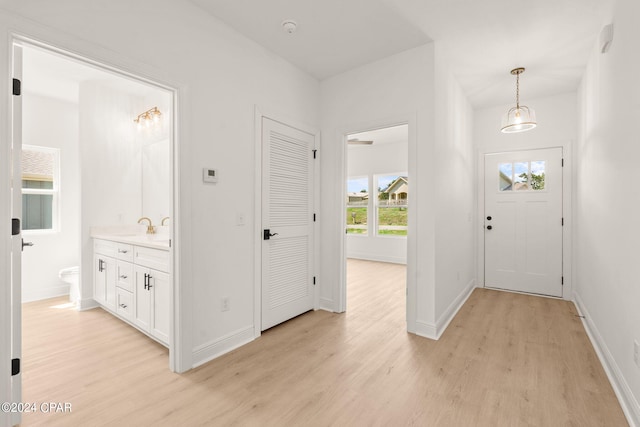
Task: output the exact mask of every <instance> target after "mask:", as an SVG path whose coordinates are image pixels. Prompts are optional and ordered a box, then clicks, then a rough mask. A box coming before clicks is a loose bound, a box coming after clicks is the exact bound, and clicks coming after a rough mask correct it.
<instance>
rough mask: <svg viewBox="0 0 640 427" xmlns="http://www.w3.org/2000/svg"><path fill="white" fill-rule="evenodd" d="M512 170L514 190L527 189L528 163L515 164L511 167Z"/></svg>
mask: <svg viewBox="0 0 640 427" xmlns="http://www.w3.org/2000/svg"><path fill="white" fill-rule="evenodd" d="M513 169H514V174H513V175H514V179H513V181H514V185H513V188H514V190H516V191H518V190H528V189H529V162H517V163H514V165H513Z"/></svg>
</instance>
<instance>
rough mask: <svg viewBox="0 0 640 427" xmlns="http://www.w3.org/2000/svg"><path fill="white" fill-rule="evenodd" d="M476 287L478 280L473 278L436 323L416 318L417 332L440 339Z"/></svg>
mask: <svg viewBox="0 0 640 427" xmlns="http://www.w3.org/2000/svg"><path fill="white" fill-rule="evenodd" d="M475 288H476V280H475V279H472V280H471V281H469V283H468V284H467V286H465V288H464V289H463V290H462V292H460V295H458V296H457V298H456V299H455V300H453V302H452V303H451V304H450V305H449V307H447V309H446V310H445V312H444V313H442V316H440V318H439V319H438V320H437V321H436V323H435V325H434V324H433V323H429V322H425V321H423V320H416V331H415V334H416V335H419V336H421V337H424V338H429V339H432V340H439V339H440V337H441V336H442V334H443V333H444V331H445V330H446V329H447V327H448V326H449V323H451V321H452V320H453V318H454V317H456V314H458V311H460V309H461V308H462V306H463V305H464V303H465V302H467V299H469V296H470V295H471V292H473V290H474V289H475Z"/></svg>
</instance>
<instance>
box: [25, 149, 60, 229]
mask: <svg viewBox="0 0 640 427" xmlns="http://www.w3.org/2000/svg"><path fill="white" fill-rule="evenodd" d="M59 171H60V150H59V149H57V148H48V147H37V146H32V145H23V146H22V229H23V230H26V231H35V230H43V231H56V230H57V229H58V204H59V192H60V179H59V176H60V175H59Z"/></svg>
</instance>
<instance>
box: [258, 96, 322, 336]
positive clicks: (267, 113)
mask: <svg viewBox="0 0 640 427" xmlns="http://www.w3.org/2000/svg"><path fill="white" fill-rule="evenodd" d="M263 118H267V119H271V120H274V121H276V122H279V123H282V124H284V125H286V126H290V127H293V128H296V129H298V130H301V131H303V132H306V133H309V134H311V135H313V140H314V143H313V146H314V148H315V149H316V150H318V147H319V145H320V131H319V130H318V129H316V128H314V127H312V126H310V125H307V124H306V123H302V122H300V121H298V120H296V119H292V118H290V117H288V116H287V115H285V114H282V113H280V112H275V111H271V110H269V109H265V108H264V107H260V106H258V105H256V106H255V122H254V123H255V127H254V143H255V156H254V158H253V171H254V183H255V186H254V188H255V190H254V193H255V196H254V213H253V218H254V220H253V236H254V239H255V240H254V245H253V247H254V251H253V265H254V269H253V273H254V278H253V281H254V292H253V335H254V338H258V337H259V336H260V335H261V334H262V229H263V228H262V119H263ZM320 158H321V153H320V151H319V150H318V151H317V156H316V160H315V161H316V164H315V168H314V173H313V193H314V195H313V210H314V212H315V213H316V214H318V213H319V212H318V207H319V206H320ZM320 221H322V218H319V217H318V219H317V221H316V222H314V224H313V234H314V237H315V238H314V243H313V254H312V259H313V269H314V272H313V275H314V276H315V277H316V285H315V286H314V290H313V292H314V295H313V309H314V310H317V309H318V308H319V295H320V292H319V289H320V284H321V283H322V278H321V277H320V275H319V274H318V266H319V265H320V259H319V256H320V238H319V234H318V230H319V224H320Z"/></svg>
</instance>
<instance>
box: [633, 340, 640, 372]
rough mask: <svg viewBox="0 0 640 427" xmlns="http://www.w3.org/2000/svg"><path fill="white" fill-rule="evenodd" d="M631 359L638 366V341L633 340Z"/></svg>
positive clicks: (639, 355)
mask: <svg viewBox="0 0 640 427" xmlns="http://www.w3.org/2000/svg"><path fill="white" fill-rule="evenodd" d="M633 361H634V362H636V366H637V367H638V368H640V344H638V341H633Z"/></svg>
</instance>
